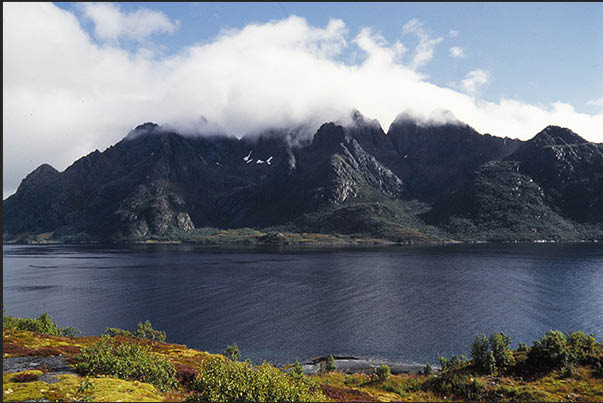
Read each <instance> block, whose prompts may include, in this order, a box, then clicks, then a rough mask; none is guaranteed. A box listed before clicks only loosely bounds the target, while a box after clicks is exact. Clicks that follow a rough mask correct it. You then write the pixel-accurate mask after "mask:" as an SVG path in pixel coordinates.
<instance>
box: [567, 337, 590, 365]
mask: <svg viewBox="0 0 603 403" xmlns="http://www.w3.org/2000/svg"><path fill="white" fill-rule="evenodd" d="M567 341H568V343H569V346H570V348H571V350H572V352H573V353H574V355H575V357H576V359H577V360H578V361H579V362H584V361H588V359H589V356H591V355H592V354H593V352H594V351H595V345H596V340H595V335H593V334H586V333H584V332H573V333H570V334H569V336H568V338H567Z"/></svg>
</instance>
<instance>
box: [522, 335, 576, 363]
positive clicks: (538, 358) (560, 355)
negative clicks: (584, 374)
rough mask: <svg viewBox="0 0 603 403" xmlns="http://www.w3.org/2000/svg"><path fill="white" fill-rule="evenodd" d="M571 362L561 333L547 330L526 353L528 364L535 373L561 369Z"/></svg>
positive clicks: (568, 347) (569, 353) (567, 344)
mask: <svg viewBox="0 0 603 403" xmlns="http://www.w3.org/2000/svg"><path fill="white" fill-rule="evenodd" d="M572 360H573V356H572V352H571V350H570V345H569V343H568V342H567V338H566V337H565V335H564V334H563V333H562V332H559V331H553V330H549V331H548V332H547V333H546V335H545V336H544V337H543V338H541V339H539V340H536V341H535V342H534V345H533V346H532V348H531V349H530V351H529V353H528V364H529V365H530V366H531V367H532V368H534V369H535V370H537V371H540V372H548V371H550V370H554V369H561V368H563V367H566V366H567V365H569V364H570V363H571V362H572Z"/></svg>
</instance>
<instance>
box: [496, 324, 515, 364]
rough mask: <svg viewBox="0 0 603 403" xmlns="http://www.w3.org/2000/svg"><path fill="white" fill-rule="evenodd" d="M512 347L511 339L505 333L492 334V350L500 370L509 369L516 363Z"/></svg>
mask: <svg viewBox="0 0 603 403" xmlns="http://www.w3.org/2000/svg"><path fill="white" fill-rule="evenodd" d="M510 345H511V338H510V337H509V336H507V335H505V334H504V333H492V334H491V335H490V349H491V350H492V354H493V355H494V360H495V363H496V366H497V367H498V368H505V367H508V366H509V365H513V363H514V362H515V360H514V359H513V353H512V352H511V349H510Z"/></svg>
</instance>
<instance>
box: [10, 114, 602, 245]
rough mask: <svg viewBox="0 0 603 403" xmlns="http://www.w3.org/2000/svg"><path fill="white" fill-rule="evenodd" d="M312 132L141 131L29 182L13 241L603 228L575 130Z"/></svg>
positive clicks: (352, 128)
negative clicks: (245, 232) (530, 133)
mask: <svg viewBox="0 0 603 403" xmlns="http://www.w3.org/2000/svg"><path fill="white" fill-rule="evenodd" d="M302 131H303V128H293V129H288V130H269V131H265V132H263V133H259V134H256V135H254V136H246V137H243V138H242V139H237V138H234V137H227V136H204V137H200V136H195V137H191V136H182V135H180V134H178V133H176V132H174V131H173V130H169V129H167V128H164V127H161V126H158V125H156V124H154V123H145V124H142V125H140V126H138V127H136V128H135V129H134V130H132V131H131V132H130V133H129V134H128V135H127V136H126V137H125V138H124V139H123V140H122V141H120V142H119V143H117V144H115V145H114V146H111V147H109V148H107V149H106V150H105V151H104V152H99V151H98V150H96V151H94V152H92V153H90V154H89V155H87V156H85V157H83V158H81V159H79V160H77V161H76V162H74V163H73V164H72V165H71V166H69V167H68V168H67V169H65V171H63V172H58V171H57V170H55V169H54V168H52V167H51V166H49V165H46V164H44V165H42V166H40V167H39V168H37V169H36V170H34V171H33V172H32V173H31V174H29V175H28V176H27V177H26V178H25V179H24V180H23V181H22V183H21V185H20V186H19V189H18V190H17V192H16V193H15V194H14V195H12V196H10V197H9V198H8V199H6V200H5V201H4V205H3V222H4V239H5V241H15V240H17V241H18V240H26V239H30V237H32V236H33V237H35V238H36V239H55V240H62V241H77V240H97V241H127V240H143V239H149V238H151V237H156V236H159V237H164V238H165V237H168V238H169V237H172V238H183V237H186V234H187V233H192V232H194V231H195V228H200V227H218V228H241V227H256V228H266V227H274V228H276V230H277V231H281V230H282V229H284V230H287V231H304V232H338V233H343V234H364V235H371V236H379V237H383V238H388V239H395V240H426V241H429V240H437V239H451V238H461V239H514V237H515V238H517V237H518V236H519V237H520V238H522V237H523V238H526V239H532V238H534V237H537V236H545V235H546V236H551V237H556V238H559V239H566V238H567V239H578V238H580V237H583V236H584V235H585V234H587V235H589V236H590V235H592V234H598V232H597V231H598V228H600V225H601V223H602V222H603V216H602V214H603V204H602V203H603V201H602V199H603V198H602V195H603V185H602V183H603V181H602V175H603V149H602V147H603V146H602V145H598V144H593V143H589V142H587V141H586V140H584V139H582V138H581V137H579V136H578V135H576V134H575V133H573V132H571V131H570V130H568V129H562V128H558V127H552V126H550V127H547V128H546V129H545V130H543V131H542V132H541V133H539V134H538V135H536V136H535V137H534V138H533V139H532V140H530V141H528V142H521V141H519V140H513V139H507V138H505V139H503V138H498V137H493V136H490V135H487V134H486V135H482V134H479V133H477V132H476V131H475V130H473V129H472V128H471V127H469V126H468V125H465V124H463V123H460V122H453V123H447V124H442V125H435V124H425V123H419V122H416V121H413V120H412V119H410V118H409V117H408V116H406V115H400V116H399V117H398V119H396V121H395V122H394V123H393V124H392V125H391V127H390V129H389V131H388V133H387V134H386V133H385V132H384V131H383V130H382V129H381V127H380V126H379V124H378V122H376V121H372V120H369V119H366V118H365V117H363V116H362V115H361V114H360V113H359V112H354V113H353V114H352V119H351V120H350V123H348V124H345V125H340V124H335V123H325V124H323V125H322V126H321V127H320V129H319V130H318V131H317V132H316V133H315V134H314V136H312V137H310V138H308V137H307V136H304V135H303V134H302ZM432 207H433V208H432ZM585 226H586V227H585ZM279 228H281V229H279ZM585 228H586V230H585ZM553 229H555V230H554V231H553ZM585 231H586V232H585ZM526 233H530V234H535V235H534V236H531V237H526V236H525V234H526ZM601 233H603V230H602V231H601ZM494 234H503V236H502V237H501V236H498V235H496V236H494ZM523 238H522V239H523Z"/></svg>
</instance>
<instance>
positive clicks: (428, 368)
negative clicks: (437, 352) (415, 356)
mask: <svg viewBox="0 0 603 403" xmlns="http://www.w3.org/2000/svg"><path fill="white" fill-rule="evenodd" d="M423 374H425V375H431V374H433V369H432V368H431V365H429V363H427V364H425V367H423Z"/></svg>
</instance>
